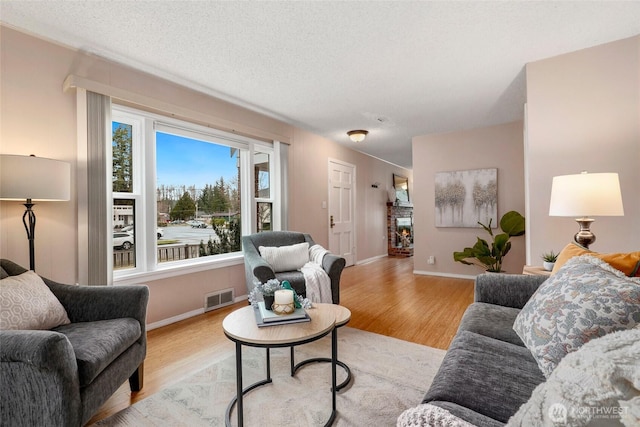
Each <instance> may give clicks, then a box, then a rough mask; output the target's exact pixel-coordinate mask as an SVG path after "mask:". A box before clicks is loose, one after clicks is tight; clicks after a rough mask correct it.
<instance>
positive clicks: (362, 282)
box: [89, 257, 473, 424]
mask: <svg viewBox="0 0 640 427" xmlns="http://www.w3.org/2000/svg"><path fill="white" fill-rule="evenodd" d="M340 284H341V286H340V304H341V305H344V306H345V307H347V308H349V310H351V321H350V322H349V324H348V326H350V327H352V328H357V329H361V330H365V331H369V332H375V333H377V334H381V335H387V336H391V337H395V338H398V339H401V340H405V341H411V342H415V343H418V344H423V345H427V346H430V347H435V348H441V349H447V348H448V347H449V344H450V343H451V340H452V339H453V336H454V335H455V333H456V331H457V328H458V324H459V323H460V319H461V318H462V314H463V313H464V310H465V309H466V308H467V306H468V305H469V304H471V302H472V301H473V281H471V280H465V279H452V278H444V277H437V276H418V275H414V274H413V259H412V258H393V257H387V258H381V259H379V260H376V261H374V262H371V263H368V264H363V265H358V266H353V267H349V268H346V269H345V270H344V272H343V273H342V278H341V281H340ZM246 304H247V303H246V302H239V303H236V304H234V305H231V306H228V307H224V308H221V309H219V310H214V311H211V312H209V313H205V314H202V315H199V316H196V317H193V318H190V319H187V320H183V321H181V322H178V323H174V324H172V325H168V326H165V327H162V328H158V329H154V330H152V331H149V332H148V333H147V339H148V347H147V358H146V360H145V366H144V375H145V378H144V387H143V388H142V390H141V391H140V392H138V393H131V391H130V390H129V384H128V383H125V384H123V385H122V386H121V387H120V388H119V389H118V391H117V392H116V393H115V394H114V395H113V396H112V397H111V398H110V399H109V400H108V401H107V402H106V403H105V404H104V405H103V406H102V407H101V408H100V410H99V411H98V413H97V414H96V415H95V416H94V417H93V418H92V419H91V420H90V422H89V423H90V424H91V423H94V422H96V421H99V420H101V419H103V418H106V417H108V416H110V415H113V414H115V413H116V412H118V411H120V410H122V409H124V408H126V407H127V406H130V405H132V404H134V403H135V402H137V401H139V400H142V399H144V398H146V397H149V396H150V395H152V394H154V393H157V392H158V391H160V390H162V389H163V388H165V387H167V386H168V385H170V384H173V383H175V382H177V381H179V380H181V379H182V378H184V377H186V376H188V375H190V374H191V373H193V372H196V371H198V370H200V369H202V368H203V367H204V366H206V365H208V364H209V363H210V362H211V360H213V359H214V358H215V357H216V355H219V354H221V353H223V352H225V351H228V350H233V348H234V347H233V344H232V343H231V341H229V340H228V339H227V338H226V337H225V336H224V333H223V332H222V320H223V319H224V317H225V316H226V315H227V314H229V313H230V312H232V311H233V310H235V309H237V308H240V307H244V306H246Z"/></svg>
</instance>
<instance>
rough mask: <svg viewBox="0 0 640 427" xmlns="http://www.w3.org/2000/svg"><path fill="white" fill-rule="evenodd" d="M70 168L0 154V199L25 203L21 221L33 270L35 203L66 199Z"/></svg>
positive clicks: (67, 165)
mask: <svg viewBox="0 0 640 427" xmlns="http://www.w3.org/2000/svg"><path fill="white" fill-rule="evenodd" d="M70 183H71V165H70V164H69V163H66V162H62V161H60V160H52V159H45V158H42V157H35V156H16V155H11V154H2V155H0V199H2V200H20V201H25V203H24V206H25V207H26V208H27V209H26V211H25V212H24V215H22V222H23V224H24V228H25V230H26V232H27V239H28V240H29V267H30V269H31V270H34V271H35V230H36V214H35V213H34V212H33V206H34V202H36V201H64V200H69V198H70V193H71V189H70V187H71V185H70Z"/></svg>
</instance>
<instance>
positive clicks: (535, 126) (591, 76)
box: [526, 36, 640, 264]
mask: <svg viewBox="0 0 640 427" xmlns="http://www.w3.org/2000/svg"><path fill="white" fill-rule="evenodd" d="M527 110H528V117H527V123H528V124H527V139H528V150H527V156H526V158H527V162H528V170H529V176H528V178H527V179H528V182H529V187H530V193H529V197H530V200H529V206H528V216H529V218H530V221H531V229H532V230H534V232H533V233H531V234H530V235H529V239H530V243H529V249H528V254H529V257H530V259H531V263H533V264H539V263H540V259H539V256H540V254H541V253H542V252H545V251H549V250H551V249H553V250H555V251H559V250H560V249H562V248H563V247H564V246H565V245H566V244H567V242H569V241H571V240H572V239H573V235H574V234H575V233H576V232H577V231H578V225H577V224H576V223H575V221H574V220H573V219H572V218H564V217H549V216H548V212H549V197H550V194H551V181H552V178H553V177H554V176H556V175H567V174H576V173H580V171H582V170H586V171H588V172H617V173H618V174H619V176H620V186H621V190H622V198H623V203H624V210H625V216H624V217H598V218H596V221H595V222H594V223H593V225H592V231H593V232H594V233H595V235H596V237H597V241H596V242H595V243H594V244H593V245H592V246H591V249H592V250H595V251H599V252H619V251H633V250H635V251H637V250H639V249H640V185H639V184H640V167H639V166H640V36H636V37H632V38H629V39H625V40H619V41H616V42H613V43H608V44H604V45H601V46H596V47H592V48H589V49H584V50H580V51H577V52H572V53H569V54H566V55H561V56H558V57H554V58H549V59H544V60H541V61H537V62H533V63H530V64H528V65H527Z"/></svg>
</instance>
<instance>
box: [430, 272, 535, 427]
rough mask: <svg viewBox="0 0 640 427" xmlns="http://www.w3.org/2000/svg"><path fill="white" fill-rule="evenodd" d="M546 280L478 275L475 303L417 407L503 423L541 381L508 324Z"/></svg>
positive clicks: (489, 426)
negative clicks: (423, 406) (420, 404)
mask: <svg viewBox="0 0 640 427" xmlns="http://www.w3.org/2000/svg"><path fill="white" fill-rule="evenodd" d="M545 279H546V276H525V275H515V274H493V273H490V274H482V275H479V276H478V277H477V278H476V282H475V298H474V300H475V302H474V303H473V304H471V305H470V306H469V308H468V309H467V310H466V312H465V314H464V316H463V318H462V321H461V323H460V327H459V329H458V332H457V334H456V336H455V337H454V339H453V341H452V343H451V346H450V347H449V350H448V351H447V354H446V355H445V358H444V361H443V362H442V365H441V367H440V369H439V371H438V373H437V374H436V376H435V378H434V380H433V383H432V384H431V387H430V388H429V390H428V391H427V393H426V395H425V397H424V399H423V401H422V403H430V404H432V405H435V406H439V407H441V408H443V409H446V410H448V411H449V412H450V413H452V414H453V415H455V416H457V417H458V418H461V419H463V420H466V421H468V422H469V423H471V424H474V425H477V426H481V427H495V426H502V425H504V424H505V423H506V422H507V421H508V420H509V418H510V417H511V416H512V415H513V414H515V413H516V412H517V411H518V409H519V408H520V406H521V405H522V404H523V403H525V402H526V401H527V400H528V399H529V397H530V396H531V393H532V392H533V389H534V388H535V387H536V386H537V385H538V384H540V383H542V382H544V381H545V377H544V375H543V374H542V371H540V369H539V368H538V364H537V363H536V361H535V360H534V358H533V356H532V355H531V352H530V351H529V350H528V349H527V348H526V347H525V346H524V344H523V343H522V341H521V340H520V338H519V337H518V335H516V333H515V332H514V331H513V329H512V327H513V322H514V321H515V318H516V316H517V315H518V313H519V312H520V309H521V308H522V307H524V305H525V304H526V302H527V301H528V300H529V298H530V297H531V295H533V293H534V292H535V290H536V289H537V288H538V286H540V284H541V283H542V282H543V281H544V280H545Z"/></svg>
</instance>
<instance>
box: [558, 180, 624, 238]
mask: <svg viewBox="0 0 640 427" xmlns="http://www.w3.org/2000/svg"><path fill="white" fill-rule="evenodd" d="M623 215H624V209H623V207H622V194H621V192H620V180H619V179H618V174H617V173H586V172H582V173H580V174H576V175H562V176H556V177H554V178H553V182H552V184H551V202H550V203H549V216H573V217H578V218H576V222H577V223H578V224H579V225H580V231H578V232H577V233H576V235H575V236H574V240H575V241H576V243H578V244H579V245H581V246H583V247H585V248H587V249H589V245H590V244H592V243H593V242H595V241H596V236H595V235H594V234H593V233H592V232H591V230H590V227H591V223H592V222H593V221H594V219H593V218H590V217H591V216H623Z"/></svg>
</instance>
